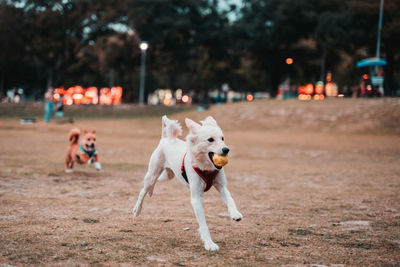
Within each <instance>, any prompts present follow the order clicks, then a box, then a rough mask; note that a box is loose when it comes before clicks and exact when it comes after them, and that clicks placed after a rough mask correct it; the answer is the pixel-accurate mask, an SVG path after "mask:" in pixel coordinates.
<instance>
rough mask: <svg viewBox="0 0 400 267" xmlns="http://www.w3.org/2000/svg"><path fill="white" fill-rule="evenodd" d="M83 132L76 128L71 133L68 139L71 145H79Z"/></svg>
mask: <svg viewBox="0 0 400 267" xmlns="http://www.w3.org/2000/svg"><path fill="white" fill-rule="evenodd" d="M80 134H81V131H80V130H79V129H78V128H74V129H72V130H71V131H70V132H69V135H68V139H69V142H70V143H71V144H77V143H78V139H79V136H80Z"/></svg>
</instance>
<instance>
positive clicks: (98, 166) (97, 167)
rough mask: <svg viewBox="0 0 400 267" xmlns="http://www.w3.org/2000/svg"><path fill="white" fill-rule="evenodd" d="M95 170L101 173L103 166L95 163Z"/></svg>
mask: <svg viewBox="0 0 400 267" xmlns="http://www.w3.org/2000/svg"><path fill="white" fill-rule="evenodd" d="M94 168H95V169H96V170H98V171H100V170H101V164H100V162H95V163H94Z"/></svg>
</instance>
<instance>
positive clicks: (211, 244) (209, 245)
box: [204, 240, 219, 251]
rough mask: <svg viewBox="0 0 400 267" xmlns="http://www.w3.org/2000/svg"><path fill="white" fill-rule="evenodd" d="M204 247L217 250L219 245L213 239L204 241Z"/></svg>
mask: <svg viewBox="0 0 400 267" xmlns="http://www.w3.org/2000/svg"><path fill="white" fill-rule="evenodd" d="M204 248H205V249H206V250H208V251H217V250H219V247H218V245H217V244H215V243H214V242H213V241H212V240H207V241H204Z"/></svg>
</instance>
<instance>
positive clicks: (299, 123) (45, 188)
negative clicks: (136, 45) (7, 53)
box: [0, 99, 400, 267]
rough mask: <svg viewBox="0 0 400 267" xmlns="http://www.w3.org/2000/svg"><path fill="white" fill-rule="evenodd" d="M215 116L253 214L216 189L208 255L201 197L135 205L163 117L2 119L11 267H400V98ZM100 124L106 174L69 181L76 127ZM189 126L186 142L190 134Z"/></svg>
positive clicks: (178, 194) (168, 189) (0, 197)
mask: <svg viewBox="0 0 400 267" xmlns="http://www.w3.org/2000/svg"><path fill="white" fill-rule="evenodd" d="M209 114H211V115H213V116H215V118H216V119H217V121H218V122H219V124H220V125H221V127H222V129H223V130H224V134H225V138H226V143H227V144H228V145H229V146H230V148H231V153H232V154H231V157H230V162H229V164H228V165H227V166H226V167H225V171H226V173H227V177H228V188H229V189H230V191H231V193H232V196H233V198H234V199H235V201H236V204H237V206H238V209H239V210H240V211H241V213H242V214H243V216H244V218H243V220H242V221H240V222H235V221H231V220H230V219H229V217H228V214H227V209H226V207H225V206H224V204H223V203H222V201H221V200H220V198H219V195H218V194H217V191H216V190H215V189H211V190H210V191H209V192H207V193H206V194H205V197H204V206H205V213H206V219H207V223H208V226H209V228H210V232H211V236H212V237H213V240H214V242H216V243H217V244H218V245H219V247H220V250H219V251H217V252H207V251H206V250H204V248H203V246H202V243H201V241H200V238H199V236H198V234H197V227H198V225H197V222H196V219H195V217H194V213H193V211H192V208H191V205H190V200H189V191H188V190H187V189H186V188H185V187H184V186H183V185H182V184H180V183H179V181H178V180H177V179H174V180H172V181H170V182H160V183H158V184H157V185H156V188H155V192H154V195H153V197H151V198H148V197H147V198H146V199H145V202H144V207H143V211H142V214H141V215H140V216H139V217H138V218H134V217H133V215H132V208H133V205H134V202H135V200H136V198H137V195H138V193H139V191H140V189H141V187H142V179H143V176H144V174H145V172H146V166H147V162H148V159H149V157H150V154H151V152H152V150H153V149H154V148H155V147H156V145H157V143H158V141H159V138H160V134H161V118H160V117H154V116H145V115H144V116H142V117H139V118H138V117H135V118H131V119H130V118H126V116H125V117H124V118H118V116H117V115H116V116H115V118H107V119H100V118H97V119H85V118H84V117H83V118H80V119H78V120H76V121H75V123H74V125H70V124H56V123H54V122H52V123H50V124H49V125H43V124H42V123H36V124H33V125H20V124H19V121H18V120H17V119H15V118H7V117H2V118H1V119H0V148H1V153H0V202H1V204H0V266H2V267H3V266H9V265H11V266H25V265H35V266H37V265H41V266H49V265H50V266H75V265H95V266H96V265H109V266H115V265H119V266H277V265H287V266H317V265H318V266H323V265H324V266H400V164H399V163H400V119H399V118H400V101H399V100H398V99H376V100H351V99H350V100H327V101H324V102H321V103H318V102H309V103H302V102H298V101H296V100H288V101H256V102H254V103H239V104H228V105H223V106H214V107H212V108H211V109H210V110H209V111H207V112H201V113H200V112H196V111H184V112H182V113H177V114H174V115H172V116H171V117H172V118H175V119H178V120H180V121H181V122H182V123H183V119H184V118H185V117H186V116H188V117H191V118H193V119H195V120H199V119H202V118H205V117H206V116H207V115H209ZM72 127H79V128H88V129H92V128H96V129H97V132H98V135H97V142H98V151H99V156H100V159H101V162H102V165H103V170H102V171H100V172H97V171H95V170H94V168H93V167H92V166H76V167H75V170H74V172H73V173H72V174H67V173H64V171H63V168H64V166H63V161H64V153H65V150H66V147H67V143H68V142H67V135H68V131H69V130H70V129H71V128H72ZM186 132H187V131H186V130H185V132H184V134H186Z"/></svg>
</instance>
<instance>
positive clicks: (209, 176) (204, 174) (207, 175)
mask: <svg viewBox="0 0 400 267" xmlns="http://www.w3.org/2000/svg"><path fill="white" fill-rule="evenodd" d="M185 157H186V153H185V155H184V156H183V160H182V166H181V174H182V177H183V179H185V181H186V183H189V180H188V178H187V174H186V170H185ZM192 168H193V170H194V171H195V172H196V173H197V174H198V175H199V176H200V177H201V179H203V181H204V182H205V183H206V188H204V192H207V191H208V190H210V188H211V186H212V184H213V182H214V179H215V177H217V174H218V172H219V170H215V171H203V170H200V169H199V168H196V167H193V166H192Z"/></svg>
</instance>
